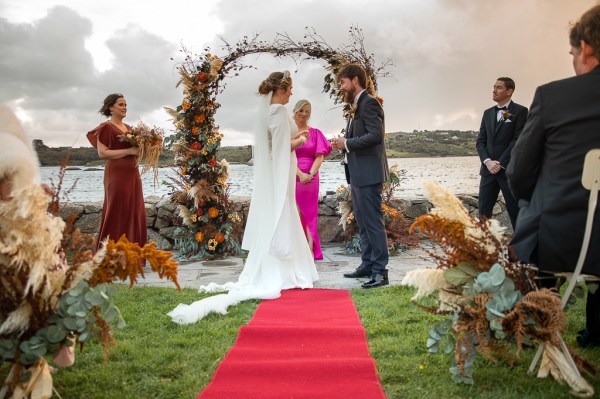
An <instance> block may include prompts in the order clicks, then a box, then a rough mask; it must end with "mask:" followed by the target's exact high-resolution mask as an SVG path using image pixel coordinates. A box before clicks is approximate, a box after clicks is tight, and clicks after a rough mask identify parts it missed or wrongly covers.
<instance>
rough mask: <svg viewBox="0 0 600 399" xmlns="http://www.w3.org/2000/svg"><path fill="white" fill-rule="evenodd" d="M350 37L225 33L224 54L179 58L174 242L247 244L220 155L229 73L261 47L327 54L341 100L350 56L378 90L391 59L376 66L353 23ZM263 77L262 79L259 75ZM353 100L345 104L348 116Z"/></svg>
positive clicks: (213, 253) (329, 78) (218, 248)
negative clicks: (233, 39)
mask: <svg viewBox="0 0 600 399" xmlns="http://www.w3.org/2000/svg"><path fill="white" fill-rule="evenodd" d="M349 33H350V44H348V45H344V46H342V47H339V48H337V49H334V48H332V47H331V46H330V45H329V44H327V43H326V42H325V40H324V39H323V38H322V37H321V36H319V35H317V34H316V32H315V31H314V30H313V29H309V28H307V31H306V34H305V36H304V40H302V41H295V40H293V39H292V38H291V37H290V36H288V35H287V34H277V35H276V38H275V40H274V41H273V42H265V41H261V40H258V35H255V36H254V37H252V38H248V37H244V38H243V39H241V40H240V41H238V42H237V43H236V44H235V45H230V44H229V43H227V42H226V41H225V40H223V39H222V40H223V42H224V46H223V50H225V55H224V56H222V57H219V56H216V55H213V54H211V53H210V52H209V51H210V49H208V48H207V49H205V52H204V53H203V54H200V55H195V54H190V53H189V52H188V51H187V50H183V51H184V53H185V54H186V57H185V60H184V61H183V62H182V63H181V64H180V65H179V66H178V70H179V73H180V75H181V80H180V81H179V83H178V85H177V86H179V85H182V86H183V101H182V103H181V105H179V106H177V108H175V109H171V108H167V111H168V112H169V114H170V115H171V116H172V118H173V121H174V124H175V127H176V129H175V134H174V135H173V136H171V138H170V140H169V143H170V144H172V145H173V149H174V151H175V165H176V167H177V168H178V177H177V178H176V179H173V180H172V184H171V185H172V188H173V189H174V190H175V191H174V193H173V194H172V196H171V199H172V201H173V203H175V204H176V205H177V206H178V210H179V215H180V216H181V218H182V220H183V227H182V228H181V229H180V230H179V231H178V234H177V242H176V244H177V245H178V246H179V248H180V254H181V255H182V256H186V257H189V258H206V257H209V258H211V257H219V256H224V255H231V254H238V253H240V252H241V248H240V244H239V239H240V237H241V234H242V231H243V223H242V215H240V214H239V213H238V212H236V211H235V210H234V207H233V204H232V203H231V202H230V201H229V196H228V186H227V181H228V178H229V164H228V163H227V161H226V160H222V161H220V162H219V161H217V151H218V150H219V148H220V147H221V138H222V137H223V135H222V134H221V133H220V132H219V126H217V125H216V123H215V118H214V116H215V114H216V112H217V109H219V107H220V104H219V103H218V102H217V96H218V94H219V93H221V92H222V91H223V90H224V89H225V86H226V83H225V78H227V77H230V76H231V75H232V73H233V76H237V75H238V72H239V71H240V70H242V69H244V68H251V67H252V66H249V65H244V64H242V63H241V59H242V58H243V57H244V56H247V55H250V54H258V53H270V54H272V55H274V56H276V57H283V56H289V57H292V58H294V59H295V60H296V62H298V61H303V60H310V59H322V60H325V61H326V62H327V64H328V65H327V66H326V68H325V69H326V75H325V78H324V85H323V92H325V93H329V96H330V97H331V98H333V100H334V103H335V104H338V103H341V102H342V99H343V95H342V93H341V92H340V90H339V88H338V85H337V82H336V76H337V73H338V71H339V70H340V69H341V68H342V67H343V66H344V65H346V64H348V63H357V64H359V65H362V66H363V67H364V68H365V71H366V72H367V90H368V91H369V92H370V93H371V94H372V95H374V96H375V95H376V93H377V79H376V78H377V76H386V75H388V73H387V72H386V71H385V69H386V68H387V66H389V65H391V62H390V61H389V60H387V61H386V62H385V63H383V64H382V65H381V66H379V67H377V68H375V67H373V62H374V56H373V54H368V53H366V51H365V49H364V37H363V34H362V31H361V30H360V29H359V28H357V27H351V28H350V31H349ZM257 84H258V82H257ZM348 111H349V107H345V108H344V116H347V114H348Z"/></svg>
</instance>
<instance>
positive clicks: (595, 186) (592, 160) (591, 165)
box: [528, 149, 600, 374]
mask: <svg viewBox="0 0 600 399" xmlns="http://www.w3.org/2000/svg"><path fill="white" fill-rule="evenodd" d="M581 184H582V185H583V187H584V188H585V189H587V190H590V198H589V201H588V212H587V218H586V222H585V232H584V234H583V242H582V243H581V251H580V252H579V258H578V259H577V265H576V266H575V270H574V271H573V272H572V273H562V272H561V273H552V274H554V275H555V276H557V277H563V278H565V279H566V280H567V281H568V282H569V285H568V286H567V289H566V291H565V294H564V295H563V297H562V307H563V309H564V308H565V306H566V304H567V302H568V301H569V297H570V296H571V294H572V293H573V289H574V288H575V285H576V284H577V281H579V280H581V279H583V280H585V281H600V278H598V277H597V276H592V275H582V274H581V269H582V268H583V263H584V261H585V257H586V254H587V251H588V247H589V245H590V237H591V235H592V227H593V224H594V214H595V212H596V204H597V203H598V191H600V149H593V150H590V151H588V153H587V154H586V156H585V160H584V163H583V173H582V176H581ZM559 338H560V346H561V348H560V349H561V351H562V352H563V354H564V355H565V358H566V359H567V361H568V362H569V363H570V364H571V366H572V367H573V370H575V371H576V372H577V373H579V371H578V370H577V366H576V365H575V362H574V361H573V358H572V357H571V354H570V353H569V349H568V348H567V345H566V344H565V342H564V341H563V339H562V337H560V336H559ZM543 352H544V344H543V343H542V344H541V345H540V347H539V348H538V351H537V352H536V354H535V356H534V358H533V361H532V362H531V366H529V371H528V373H529V374H532V373H533V372H534V371H535V367H536V365H537V362H538V361H539V359H540V357H541V356H542V353H543Z"/></svg>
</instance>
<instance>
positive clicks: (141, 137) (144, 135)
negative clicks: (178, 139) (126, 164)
mask: <svg viewBox="0 0 600 399" xmlns="http://www.w3.org/2000/svg"><path fill="white" fill-rule="evenodd" d="M164 138H165V133H164V130H163V129H161V128H159V127H156V126H155V127H153V128H150V127H149V126H148V125H146V124H145V123H144V122H138V124H137V125H135V127H134V128H132V130H131V133H127V134H123V135H121V136H120V140H121V141H124V142H126V143H129V144H131V146H133V147H137V148H139V149H140V151H139V154H138V158H137V162H138V164H139V165H143V167H142V172H141V173H142V174H143V173H146V172H147V171H149V170H150V169H152V171H153V173H154V187H156V184H157V183H158V158H159V157H160V154H161V153H162V148H163V141H164Z"/></svg>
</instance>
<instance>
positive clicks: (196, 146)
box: [192, 141, 202, 151]
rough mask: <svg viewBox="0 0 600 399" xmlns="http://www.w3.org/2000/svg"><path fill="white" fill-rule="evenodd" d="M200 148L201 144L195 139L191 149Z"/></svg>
mask: <svg viewBox="0 0 600 399" xmlns="http://www.w3.org/2000/svg"><path fill="white" fill-rule="evenodd" d="M201 149H202V144H200V143H199V142H197V141H196V142H194V143H193V144H192V150H195V151H200V150H201Z"/></svg>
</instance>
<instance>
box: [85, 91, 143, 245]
mask: <svg viewBox="0 0 600 399" xmlns="http://www.w3.org/2000/svg"><path fill="white" fill-rule="evenodd" d="M99 112H100V114H102V115H104V116H106V117H108V118H110V119H109V120H108V121H106V122H104V123H101V124H100V125H98V126H97V127H96V128H95V129H93V130H92V131H90V132H89V133H88V134H87V138H88V140H89V141H90V143H91V144H92V146H94V148H96V149H98V156H99V157H100V158H101V159H106V166H105V168H104V205H103V206H102V220H101V221H100V232H99V233H98V241H97V242H96V249H98V248H100V246H101V243H102V240H104V239H105V238H107V237H109V238H110V239H111V240H114V241H117V240H118V239H119V238H121V236H122V235H123V234H125V236H126V237H127V239H128V240H129V241H130V242H135V243H138V244H139V245H140V246H144V244H146V234H147V233H146V208H145V206H144V194H143V192H142V180H141V178H140V171H139V169H138V166H137V155H138V149H137V148H136V147H132V146H131V145H130V144H128V143H126V142H124V141H121V140H120V137H119V136H122V135H124V134H127V133H130V132H131V126H129V125H126V124H125V123H123V119H124V118H125V116H126V115H127V102H126V101H125V97H123V95H122V94H118V93H115V94H110V95H108V96H107V97H106V98H105V99H104V104H103V105H102V108H100V111H99Z"/></svg>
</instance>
